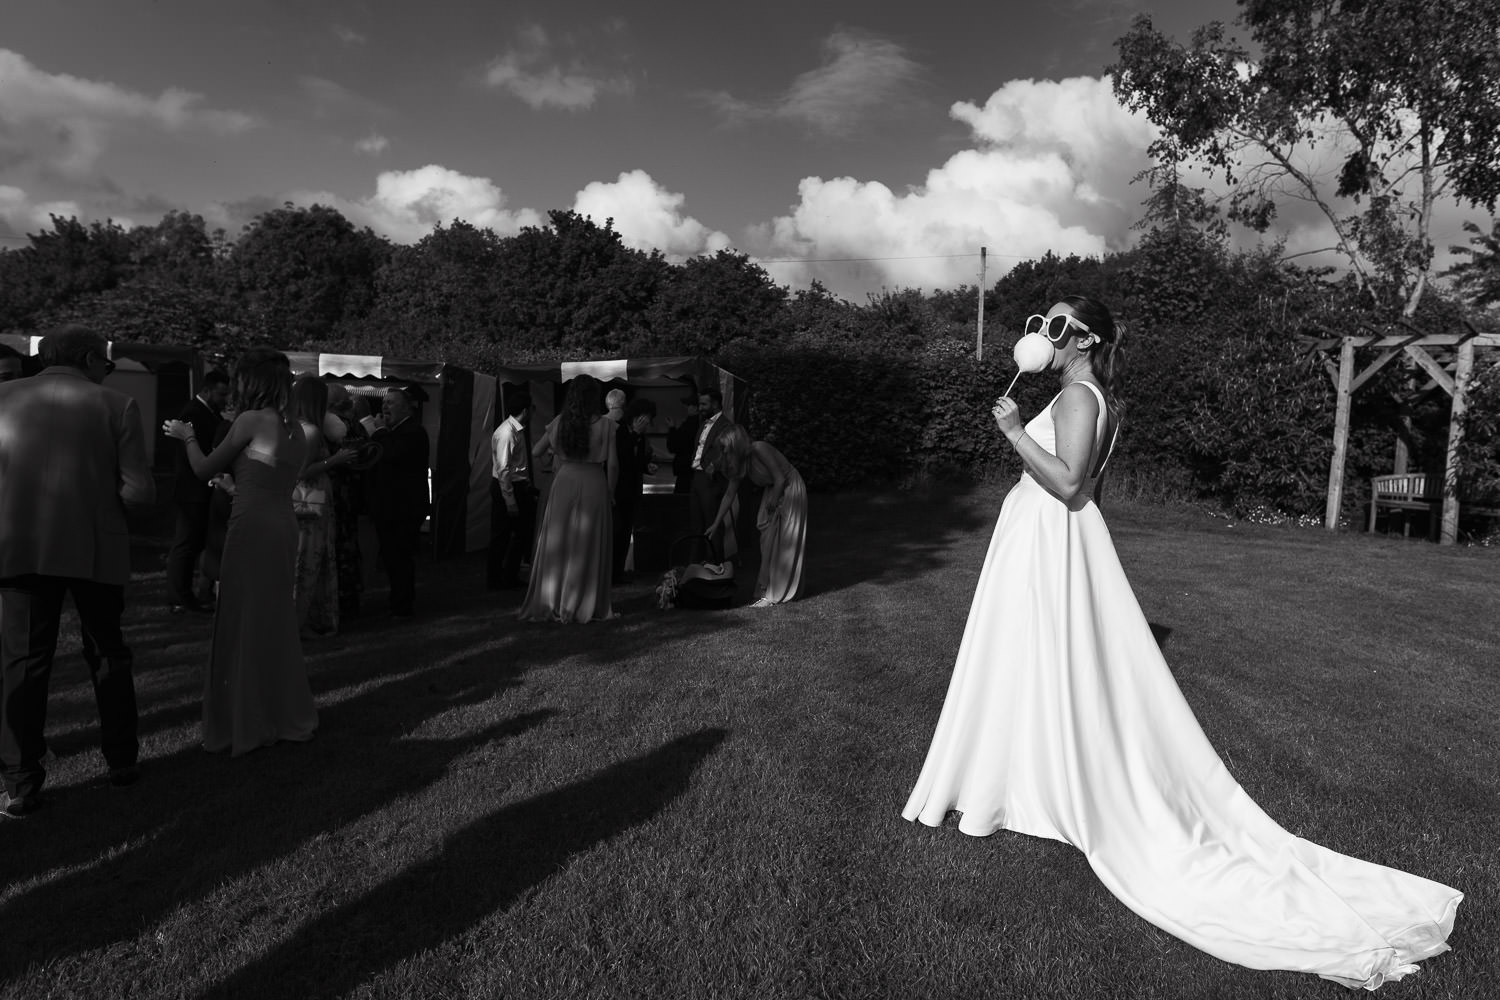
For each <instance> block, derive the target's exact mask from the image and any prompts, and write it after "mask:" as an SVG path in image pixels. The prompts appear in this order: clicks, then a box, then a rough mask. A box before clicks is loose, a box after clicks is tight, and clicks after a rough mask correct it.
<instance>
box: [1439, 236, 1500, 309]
mask: <svg viewBox="0 0 1500 1000" xmlns="http://www.w3.org/2000/svg"><path fill="white" fill-rule="evenodd" d="M1464 231H1465V232H1468V233H1472V234H1473V235H1472V236H1470V237H1469V245H1468V246H1466V247H1457V246H1455V247H1449V248H1448V250H1449V252H1450V253H1455V254H1458V255H1460V256H1464V257H1468V258H1469V259H1468V260H1463V261H1459V262H1458V263H1456V264H1454V265H1453V266H1452V267H1450V268H1448V270H1446V271H1444V272H1443V275H1444V276H1445V277H1451V278H1454V279H1456V280H1455V281H1454V285H1455V286H1456V288H1457V290H1458V292H1459V293H1460V294H1461V295H1463V296H1464V297H1465V298H1467V299H1468V300H1469V301H1470V302H1472V303H1473V304H1474V307H1475V308H1477V309H1487V308H1489V307H1490V306H1500V219H1496V220H1494V223H1493V224H1492V225H1491V227H1490V231H1489V232H1488V233H1486V232H1484V231H1483V230H1482V229H1480V228H1479V227H1478V226H1477V225H1475V224H1474V223H1472V222H1465V223H1464Z"/></svg>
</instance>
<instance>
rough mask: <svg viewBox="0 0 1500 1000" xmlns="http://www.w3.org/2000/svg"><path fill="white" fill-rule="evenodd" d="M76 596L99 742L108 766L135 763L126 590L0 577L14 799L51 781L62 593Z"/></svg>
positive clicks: (1, 718) (3, 729)
mask: <svg viewBox="0 0 1500 1000" xmlns="http://www.w3.org/2000/svg"><path fill="white" fill-rule="evenodd" d="M69 592H71V593H72V594H73V604H74V605H75V606H76V607H77V608H78V618H79V622H80V624H81V625H82V628H83V655H84V659H86V660H87V661H88V665H89V672H90V673H91V674H92V675H93V681H94V701H95V703H96V704H97V705H98V707H99V731H100V744H101V747H102V749H103V751H104V760H105V762H106V763H108V764H109V766H110V767H128V766H130V765H131V764H134V763H135V762H136V759H137V757H138V756H139V754H140V744H139V743H138V742H137V740H136V708H135V680H134V678H133V676H132V674H131V666H132V657H131V654H130V648H129V647H128V646H126V645H125V637H124V635H123V634H122V633H121V631H120V615H121V613H122V612H123V611H124V610H125V588H124V587H123V586H121V585H119V584H109V583H99V582H97V581H94V580H73V579H68V578H66V577H60V576H38V575H36V574H29V575H27V576H15V577H9V578H8V579H4V580H0V685H3V690H4V693H3V696H0V705H3V706H4V707H3V710H0V772H3V774H4V778H5V789H6V791H8V792H9V793H10V794H11V795H14V796H25V795H30V794H32V793H33V792H36V791H39V790H40V789H41V787H42V782H43V781H44V780H45V778H46V772H45V771H44V770H43V768H42V755H43V754H45V753H46V752H47V745H46V742H45V741H44V739H43V736H42V732H43V729H44V728H45V726H46V724H47V687H48V684H49V682H50V680H51V677H52V659H53V657H54V656H55V655H56V653H57V631H58V624H59V622H60V620H61V618H62V607H63V596H64V595H65V594H67V593H69Z"/></svg>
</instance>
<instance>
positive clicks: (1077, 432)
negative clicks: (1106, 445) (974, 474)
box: [996, 384, 1099, 500]
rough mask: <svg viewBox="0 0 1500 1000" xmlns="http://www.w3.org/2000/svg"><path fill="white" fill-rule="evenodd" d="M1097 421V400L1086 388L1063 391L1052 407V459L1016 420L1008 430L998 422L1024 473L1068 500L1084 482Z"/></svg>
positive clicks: (1087, 471) (1077, 386) (1091, 452)
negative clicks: (1054, 444)
mask: <svg viewBox="0 0 1500 1000" xmlns="http://www.w3.org/2000/svg"><path fill="white" fill-rule="evenodd" d="M1007 402H1009V401H1008V400H1007ZM1011 405H1012V406H1013V405H1014V404H1011ZM996 419H997V421H999V420H1000V417H999V416H998V415H997V417H996ZM1098 421H1099V400H1098V399H1097V398H1096V397H1095V396H1094V394H1093V393H1092V392H1091V391H1089V389H1087V388H1086V387H1084V386H1081V385H1077V384H1074V385H1070V386H1068V387H1067V388H1066V389H1064V390H1063V392H1062V395H1061V396H1059V397H1058V399H1057V402H1055V403H1053V404H1052V422H1053V425H1054V426H1055V427H1056V428H1057V454H1056V455H1053V454H1051V453H1050V452H1048V451H1047V449H1045V448H1043V447H1042V446H1041V445H1039V444H1037V443H1036V442H1035V441H1034V440H1032V438H1031V436H1030V435H1029V434H1027V433H1026V429H1025V427H1022V426H1021V425H1020V421H1019V420H1015V421H1014V424H1013V426H1009V427H1008V426H1006V424H1005V423H1003V422H1002V423H1001V430H1002V431H1004V432H1005V437H1006V438H1007V439H1008V440H1009V441H1010V443H1011V444H1012V445H1013V446H1014V447H1015V449H1016V454H1018V455H1020V456H1021V461H1023V462H1025V463H1026V471H1027V472H1030V473H1031V476H1032V478H1033V479H1035V480H1036V481H1037V482H1039V483H1041V484H1042V485H1043V486H1045V487H1046V488H1047V489H1048V490H1049V491H1050V492H1051V493H1053V494H1054V495H1056V496H1059V497H1061V498H1063V499H1064V500H1071V499H1073V497H1075V496H1077V495H1078V491H1079V490H1081V489H1082V488H1083V484H1084V482H1086V481H1087V480H1088V477H1089V459H1090V458H1091V457H1092V455H1093V450H1094V428H1095V427H1096V426H1097V425H1098Z"/></svg>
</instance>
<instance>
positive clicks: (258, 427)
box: [162, 347, 318, 756]
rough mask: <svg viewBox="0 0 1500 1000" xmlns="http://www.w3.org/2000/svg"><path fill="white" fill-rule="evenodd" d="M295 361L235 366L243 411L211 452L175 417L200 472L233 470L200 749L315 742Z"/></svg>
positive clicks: (279, 358) (250, 358) (260, 353)
mask: <svg viewBox="0 0 1500 1000" xmlns="http://www.w3.org/2000/svg"><path fill="white" fill-rule="evenodd" d="M291 394H292V366H291V363H290V362H289V361H288V360H287V357H286V355H285V354H282V353H281V352H280V351H276V350H272V349H271V348H267V347H257V348H252V349H250V350H248V351H246V352H245V353H244V354H243V355H242V356H241V357H240V359H239V361H238V362H237V363H236V364H235V367H234V396H235V406H236V409H237V410H238V411H239V415H238V416H237V417H235V419H234V423H233V424H231V425H230V428H229V433H228V434H227V435H225V437H224V442H223V443H222V444H221V445H219V446H218V447H217V448H215V449H214V450H213V452H212V453H211V454H208V455H205V454H204V453H203V450H202V448H201V447H200V446H199V443H198V439H197V437H196V436H195V434H194V432H193V425H192V424H190V423H187V422H186V421H182V420H168V421H167V422H166V423H165V424H164V425H163V426H162V430H164V431H165V432H166V433H167V434H168V435H169V436H170V437H173V438H176V439H177V440H179V441H181V442H183V444H184V446H185V450H186V452H187V456H188V461H189V462H190V463H191V464H192V467H193V473H194V475H196V476H198V477H199V478H200V479H204V480H209V479H212V478H213V477H214V476H216V475H218V474H219V473H221V472H225V471H230V472H232V473H233V475H234V483H235V495H234V505H233V508H232V509H231V512H230V516H229V531H228V533H227V536H226V538H225V540H224V559H223V576H222V579H221V580H220V581H219V603H218V608H217V613H216V614H215V615H214V634H213V643H212V645H211V647H210V649H209V657H208V669H207V671H205V674H204V681H203V748H204V749H205V750H209V751H212V752H222V751H226V750H227V751H228V752H229V753H230V754H232V755H234V756H239V755H241V754H244V753H249V752H250V751H251V750H255V749H256V748H258V747H263V746H267V745H269V744H271V743H275V742H277V741H279V740H292V741H299V742H300V741H304V740H310V739H312V737H313V733H314V732H315V731H316V730H317V727H318V712H317V709H316V708H315V707H314V705H313V699H312V690H311V688H310V687H309V686H308V683H307V672H306V670H305V669H304V667H303V663H302V644H301V641H300V640H299V639H298V636H297V605H296V601H295V599H294V597H293V588H294V586H295V583H296V579H297V517H296V515H295V514H294V513H293V512H292V489H293V487H294V486H296V483H297V477H298V475H299V474H300V473H301V471H302V468H303V466H304V465H306V456H307V439H306V437H305V436H304V435H303V432H302V426H301V425H300V424H299V423H298V422H297V420H296V419H295V418H294V417H292V416H291V414H290V413H289V412H288V410H289V408H290V405H291Z"/></svg>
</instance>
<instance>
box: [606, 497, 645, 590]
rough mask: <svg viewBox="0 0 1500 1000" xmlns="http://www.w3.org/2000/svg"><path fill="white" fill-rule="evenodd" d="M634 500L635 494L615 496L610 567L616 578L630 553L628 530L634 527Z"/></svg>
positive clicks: (623, 568)
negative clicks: (613, 545) (612, 556)
mask: <svg viewBox="0 0 1500 1000" xmlns="http://www.w3.org/2000/svg"><path fill="white" fill-rule="evenodd" d="M639 495H640V494H636V496H639ZM635 501H636V497H635V496H629V497H620V496H616V497H615V510H614V519H615V524H614V531H615V538H614V542H615V551H614V553H613V555H614V561H613V563H612V565H611V567H610V569H611V571H612V572H613V574H614V576H615V578H616V579H618V578H619V577H620V576H621V575H622V574H623V573H624V572H625V557H626V556H627V555H629V554H630V532H631V531H632V530H633V529H634V528H635Z"/></svg>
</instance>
